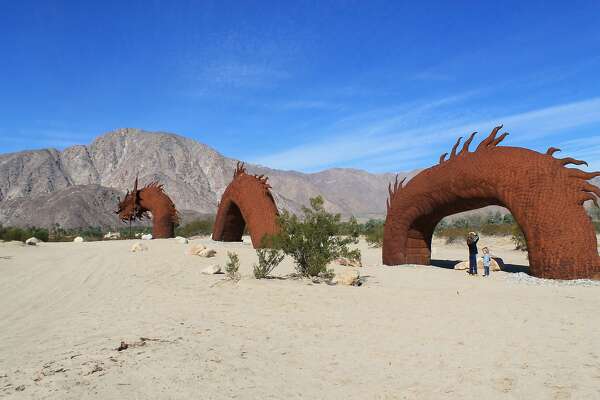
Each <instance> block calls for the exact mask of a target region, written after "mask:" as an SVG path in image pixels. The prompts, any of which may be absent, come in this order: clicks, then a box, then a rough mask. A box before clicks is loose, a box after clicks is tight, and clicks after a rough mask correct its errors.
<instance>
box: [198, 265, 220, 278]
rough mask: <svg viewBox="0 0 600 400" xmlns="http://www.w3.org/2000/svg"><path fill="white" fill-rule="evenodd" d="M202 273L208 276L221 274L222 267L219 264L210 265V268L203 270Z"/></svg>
mask: <svg viewBox="0 0 600 400" xmlns="http://www.w3.org/2000/svg"><path fill="white" fill-rule="evenodd" d="M202 273H203V274H206V275H215V274H221V273H222V272H221V266H220V265H217V264H212V265H209V266H208V267H206V268H204V269H203V270H202Z"/></svg>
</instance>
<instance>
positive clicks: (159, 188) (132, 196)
mask: <svg viewBox="0 0 600 400" xmlns="http://www.w3.org/2000/svg"><path fill="white" fill-rule="evenodd" d="M148 212H150V213H152V237H153V238H155V239H160V238H172V237H174V236H175V225H177V224H178V223H179V214H178V212H177V210H176V209H175V204H173V202H172V201H171V199H170V198H169V196H167V194H166V193H165V192H164V189H163V185H160V184H158V182H151V183H149V184H148V185H146V186H144V187H143V188H142V189H138V178H137V177H136V178H135V182H134V184H133V190H132V191H131V192H129V191H127V194H126V195H125V198H124V199H123V201H121V200H120V199H119V209H118V210H117V211H115V213H116V214H119V218H121V220H122V221H123V222H131V221H136V220H142V219H144V218H150V216H149V215H148Z"/></svg>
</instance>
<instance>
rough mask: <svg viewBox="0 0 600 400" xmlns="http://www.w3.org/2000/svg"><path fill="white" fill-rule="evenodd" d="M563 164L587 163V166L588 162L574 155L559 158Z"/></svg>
mask: <svg viewBox="0 0 600 400" xmlns="http://www.w3.org/2000/svg"><path fill="white" fill-rule="evenodd" d="M558 161H559V162H560V163H561V164H562V165H569V164H573V165H585V166H586V167H587V166H588V163H587V162H586V161H583V160H577V159H575V158H573V157H565V158H561V159H559V160H558Z"/></svg>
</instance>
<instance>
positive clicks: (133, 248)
mask: <svg viewBox="0 0 600 400" xmlns="http://www.w3.org/2000/svg"><path fill="white" fill-rule="evenodd" d="M146 250H148V246H146V245H145V244H143V243H140V242H137V243H134V244H133V246H131V252H132V253H135V252H138V251H146Z"/></svg>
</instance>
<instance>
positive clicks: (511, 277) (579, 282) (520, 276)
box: [504, 272, 600, 287]
mask: <svg viewBox="0 0 600 400" xmlns="http://www.w3.org/2000/svg"><path fill="white" fill-rule="evenodd" d="M504 279H506V280H507V281H509V282H515V283H524V284H527V285H535V286H554V287H563V286H600V282H599V281H595V280H591V279H573V280H561V279H544V278H536V277H535V276H531V275H528V274H526V273H524V272H517V273H513V274H505V276H504Z"/></svg>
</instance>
